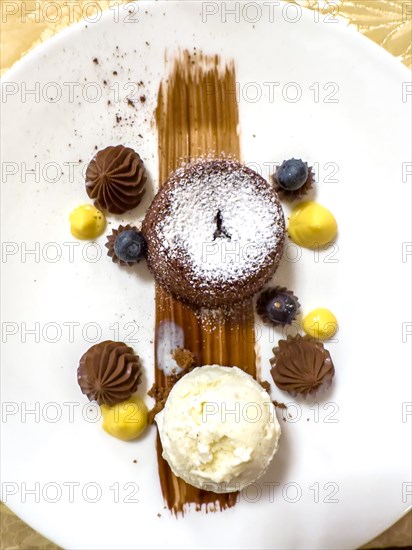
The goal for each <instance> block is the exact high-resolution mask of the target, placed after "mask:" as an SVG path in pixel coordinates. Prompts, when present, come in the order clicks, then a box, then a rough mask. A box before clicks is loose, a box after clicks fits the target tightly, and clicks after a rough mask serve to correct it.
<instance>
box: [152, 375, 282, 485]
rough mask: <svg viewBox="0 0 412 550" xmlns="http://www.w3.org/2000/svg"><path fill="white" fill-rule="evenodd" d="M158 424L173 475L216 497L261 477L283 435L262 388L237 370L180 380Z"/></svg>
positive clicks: (267, 396)
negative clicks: (214, 494) (213, 493)
mask: <svg viewBox="0 0 412 550" xmlns="http://www.w3.org/2000/svg"><path fill="white" fill-rule="evenodd" d="M156 422H157V425H158V428H159V434H160V439H161V442H162V446H163V457H164V458H165V459H166V460H167V462H168V463H169V466H170V467H171V469H172V471H173V473H174V474H175V475H176V476H178V477H181V478H182V479H183V480H184V481H186V482H187V483H189V484H190V485H193V486H194V487H198V488H199V489H205V490H208V491H214V492H215V493H229V492H232V491H238V490H241V489H243V488H244V487H246V486H247V485H250V484H251V483H253V482H254V481H256V479H258V478H259V477H260V476H261V475H263V474H264V473H265V471H266V469H267V467H268V465H269V463H270V462H271V460H272V458H273V456H274V454H275V453H276V451H277V448H278V443H279V437H280V432H281V430H280V425H279V422H278V421H277V418H276V413H275V407H274V405H273V403H272V401H271V399H270V397H269V394H268V393H267V392H266V391H265V390H264V389H263V388H262V386H261V385H260V384H258V382H256V380H254V378H252V377H251V376H250V375H249V374H246V373H245V372H243V371H242V370H240V369H239V368H237V367H220V366H218V365H206V366H204V367H198V368H196V369H194V370H193V371H191V372H190V373H188V374H186V375H185V376H183V377H182V378H181V379H180V380H179V381H178V382H177V383H176V384H175V386H174V387H173V389H172V390H171V392H170V394H169V397H168V398H167V401H166V404H165V407H164V409H163V410H162V411H161V412H160V413H158V414H157V415H156Z"/></svg>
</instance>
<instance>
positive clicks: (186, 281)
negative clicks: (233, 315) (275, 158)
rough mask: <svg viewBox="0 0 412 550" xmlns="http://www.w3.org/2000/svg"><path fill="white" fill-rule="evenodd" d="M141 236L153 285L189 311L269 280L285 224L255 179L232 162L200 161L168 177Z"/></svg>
mask: <svg viewBox="0 0 412 550" xmlns="http://www.w3.org/2000/svg"><path fill="white" fill-rule="evenodd" d="M142 232H143V234H144V236H145V238H146V241H147V262H148V266H149V269H150V270H151V272H152V273H153V275H154V277H155V279H156V282H157V283H158V284H159V285H161V286H162V287H163V288H165V289H166V290H167V291H169V292H171V293H172V294H173V295H174V296H175V297H177V298H179V299H181V300H183V301H186V302H189V303H191V304H192V305H195V306H198V307H206V308H218V307H221V306H228V305H230V304H233V303H236V302H239V301H241V300H243V299H245V298H247V297H249V296H252V295H253V294H255V293H256V292H258V291H259V290H260V289H261V288H262V287H263V286H264V284H265V283H266V282H267V281H268V280H269V279H270V278H271V277H272V275H273V273H274V272H275V270H276V268H277V266H278V264H279V261H280V259H281V256H282V252H283V243H284V238H285V220H284V215H283V210H282V207H281V205H280V202H279V199H278V196H277V193H276V192H275V191H274V190H273V187H271V186H270V185H269V183H268V182H267V181H266V180H264V179H263V178H262V177H261V176H260V175H259V174H257V173H256V172H254V171H253V170H251V169H250V168H247V167H246V166H244V165H242V164H240V163H239V162H237V161H234V160H229V159H219V160H217V159H214V160H208V159H204V160H199V161H197V162H194V163H192V164H188V165H186V166H183V167H182V168H180V169H178V170H177V171H176V172H174V173H173V174H172V175H171V176H170V177H169V179H168V180H167V182H166V183H165V184H164V185H163V186H162V187H161V189H160V190H159V192H158V193H157V195H156V196H155V198H154V200H153V202H152V204H151V206H150V208H149V209H148V211H147V213H146V217H145V220H144V222H143V226H142Z"/></svg>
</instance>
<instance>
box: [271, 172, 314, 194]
mask: <svg viewBox="0 0 412 550" xmlns="http://www.w3.org/2000/svg"><path fill="white" fill-rule="evenodd" d="M278 168H279V167H278ZM271 180H272V183H273V189H274V190H275V191H276V193H277V194H278V195H279V198H280V199H281V200H289V201H295V200H298V199H301V198H302V197H304V196H305V195H306V194H307V193H308V192H309V191H310V190H311V189H312V187H313V184H314V183H315V174H314V172H313V167H312V166H308V177H307V180H306V181H305V183H304V184H303V185H302V187H301V188H300V189H296V190H295V191H291V190H288V189H284V188H283V187H281V186H280V185H279V182H278V180H277V177H276V172H275V173H274V174H272V176H271Z"/></svg>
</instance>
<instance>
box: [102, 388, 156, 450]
mask: <svg viewBox="0 0 412 550" xmlns="http://www.w3.org/2000/svg"><path fill="white" fill-rule="evenodd" d="M100 408H101V411H102V416H103V429H104V430H105V431H106V432H107V433H108V434H110V435H112V436H113V437H117V438H118V439H123V440H124V441H130V440H131V439H136V438H137V437H139V435H140V434H141V433H143V431H144V429H145V428H146V426H147V414H148V411H147V407H146V405H145V404H144V402H143V401H142V400H141V399H138V398H133V397H132V398H130V399H128V400H127V401H123V402H122V403H118V404H116V405H113V406H112V407H109V406H108V405H101V407H100Z"/></svg>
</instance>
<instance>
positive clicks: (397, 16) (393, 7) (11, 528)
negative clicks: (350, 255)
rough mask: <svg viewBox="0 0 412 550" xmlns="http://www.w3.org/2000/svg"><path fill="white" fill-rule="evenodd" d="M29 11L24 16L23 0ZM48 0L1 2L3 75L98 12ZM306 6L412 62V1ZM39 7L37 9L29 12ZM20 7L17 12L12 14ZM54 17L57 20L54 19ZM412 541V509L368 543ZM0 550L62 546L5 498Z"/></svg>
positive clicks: (340, 0)
mask: <svg viewBox="0 0 412 550" xmlns="http://www.w3.org/2000/svg"><path fill="white" fill-rule="evenodd" d="M119 1H120V2H124V3H127V1H128V0H99V1H98V2H97V0H96V1H95V2H94V4H95V5H96V7H97V4H98V5H99V6H100V9H108V8H109V7H110V6H112V5H116V4H118V3H119ZM23 3H24V4H25V10H26V14H27V15H26V16H25V17H23V13H22V9H21V8H22V4H23ZM48 3H49V0H26V1H25V2H22V1H19V0H14V1H13V0H0V7H1V13H2V17H1V23H0V28H1V65H0V69H1V74H3V73H4V72H5V71H6V70H7V69H9V68H10V67H12V65H13V63H15V62H16V61H17V60H18V59H20V57H22V56H23V55H25V54H26V53H27V52H29V51H30V50H31V49H33V48H34V47H35V46H36V45H37V44H39V43H40V42H43V41H44V40H47V39H48V38H49V37H51V36H53V35H54V34H56V33H57V32H59V31H60V30H61V29H63V28H65V27H67V26H68V25H69V24H71V23H74V22H76V21H79V20H80V19H81V17H82V13H83V9H84V6H86V5H88V6H89V7H88V10H89V11H88V12H87V14H88V17H91V16H92V13H93V2H91V1H90V0H77V2H76V3H75V4H73V5H72V7H71V9H72V12H69V7H68V5H67V4H66V3H65V2H64V0H57V1H56V0H55V2H54V3H58V4H60V5H61V15H60V13H59V17H56V14H55V13H53V11H52V9H50V12H49V18H48V19H49V21H46V20H45V19H44V18H43V17H42V16H41V14H42V12H43V7H44V6H45V5H46V4H48ZM296 3H298V4H300V5H301V6H304V7H307V8H310V9H314V10H319V11H321V13H323V14H326V13H332V12H333V13H335V14H336V15H339V16H341V17H343V18H345V19H346V20H347V21H348V24H350V25H354V26H355V27H356V28H357V29H358V30H359V31H360V32H361V33H362V34H364V35H365V36H367V37H368V38H370V39H371V40H373V41H374V42H376V43H377V44H379V45H380V46H382V47H383V48H385V49H386V50H388V51H389V52H390V53H391V54H392V55H394V56H395V57H397V58H399V59H401V60H402V62H403V63H405V65H407V66H408V67H411V66H412V2H411V1H402V0H333V1H332V0H325V1H319V2H318V1H316V0H296ZM32 10H34V12H35V13H31V14H30V13H29V12H30V11H32ZM12 12H15V13H12ZM52 21H53V22H52ZM411 545H412V513H409V514H407V515H406V516H404V517H403V518H402V519H401V520H400V521H398V522H397V523H396V524H395V525H394V526H392V527H391V528H390V529H388V530H387V531H386V532H385V533H383V534H381V535H380V536H379V537H377V538H376V539H374V540H373V541H371V542H370V543H368V544H367V545H366V546H364V547H363V548H389V547H394V546H404V547H405V546H411ZM0 549H1V550H58V547H57V546H56V545H55V544H53V543H51V542H49V541H48V540H46V539H45V538H44V537H42V536H41V535H39V534H38V533H36V532H35V531H33V529H31V528H30V527H29V526H28V525H26V524H25V523H23V522H22V521H21V520H20V519H19V518H17V517H16V516H15V515H14V514H13V513H12V512H11V511H10V510H9V509H8V508H7V507H6V506H4V504H2V503H0Z"/></svg>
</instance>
